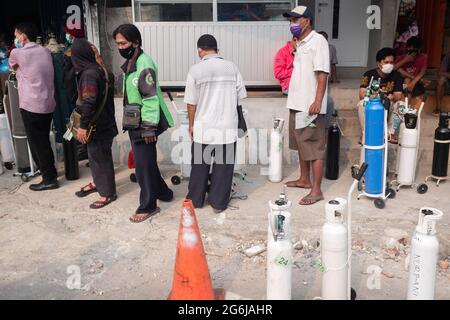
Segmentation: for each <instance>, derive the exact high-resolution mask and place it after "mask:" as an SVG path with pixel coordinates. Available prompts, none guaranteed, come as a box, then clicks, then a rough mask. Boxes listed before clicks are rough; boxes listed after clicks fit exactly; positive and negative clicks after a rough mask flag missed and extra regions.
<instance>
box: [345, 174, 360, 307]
mask: <svg viewBox="0 0 450 320" xmlns="http://www.w3.org/2000/svg"><path fill="white" fill-rule="evenodd" d="M358 182H359V181H358V180H356V179H355V180H354V181H353V183H352V186H351V187H350V190H349V192H348V197H347V202H348V212H347V228H348V231H347V232H348V276H347V287H348V288H347V300H351V298H352V254H353V252H352V196H353V192H355V189H356V187H357V186H358Z"/></svg>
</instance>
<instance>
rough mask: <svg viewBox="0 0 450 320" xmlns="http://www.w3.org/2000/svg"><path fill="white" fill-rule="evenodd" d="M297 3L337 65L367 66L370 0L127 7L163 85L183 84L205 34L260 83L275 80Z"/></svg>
mask: <svg viewBox="0 0 450 320" xmlns="http://www.w3.org/2000/svg"><path fill="white" fill-rule="evenodd" d="M297 4H304V5H308V6H310V7H312V8H314V11H315V12H316V19H315V20H316V22H315V23H316V26H317V27H316V29H317V30H318V31H319V29H320V30H326V31H327V32H328V33H329V34H330V39H331V42H332V43H333V44H335V45H336V47H337V49H338V54H339V56H340V66H346V67H359V66H366V65H367V53H368V46H369V30H368V29H367V27H366V19H367V15H366V10H367V7H368V6H369V5H370V0H320V1H298V3H297V1H287V0H270V1H265V0H253V1H252V0H250V1H248V0H247V1H240V0H133V1H132V6H133V8H132V11H133V21H134V22H135V23H136V25H137V26H138V27H139V28H140V30H141V31H142V33H143V38H144V40H143V41H144V49H145V50H146V51H147V52H149V53H150V55H151V56H152V57H153V58H154V59H155V60H156V62H157V63H158V65H159V68H160V74H161V82H162V83H163V85H174V86H177V85H183V84H184V81H185V77H186V74H187V72H188V70H189V67H190V66H191V65H192V64H194V63H195V62H197V61H198V57H197V50H196V48H195V46H196V41H197V39H198V37H199V36H200V35H202V34H203V33H210V34H213V35H214V36H215V37H216V38H217V40H218V42H219V47H220V53H221V54H222V55H223V56H224V57H226V58H227V59H230V60H232V61H234V62H235V63H236V64H237V65H238V67H239V68H240V70H241V73H242V75H243V77H244V79H245V80H246V84H247V85H256V86H260V85H263V86H265V85H274V84H276V81H275V79H274V77H273V57H274V55H275V54H276V52H277V50H278V49H279V48H280V47H282V46H283V45H284V44H285V43H286V42H287V41H288V40H289V39H290V37H291V35H290V32H289V24H288V22H287V21H286V19H285V18H283V16H282V14H283V13H284V12H286V11H289V10H291V8H293V7H295V6H296V5H297Z"/></svg>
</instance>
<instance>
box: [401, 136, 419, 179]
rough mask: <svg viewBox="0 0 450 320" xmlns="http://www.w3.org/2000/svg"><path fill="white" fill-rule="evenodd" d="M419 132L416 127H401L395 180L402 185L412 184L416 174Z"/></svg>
mask: <svg viewBox="0 0 450 320" xmlns="http://www.w3.org/2000/svg"><path fill="white" fill-rule="evenodd" d="M418 142H419V132H418V130H417V128H416V129H408V128H406V127H404V128H402V136H401V142H400V145H399V155H398V157H399V165H398V171H397V172H398V175H397V181H398V183H399V184H401V185H404V186H411V185H413V184H414V180H415V176H416V172H415V171H416V161H417V146H418Z"/></svg>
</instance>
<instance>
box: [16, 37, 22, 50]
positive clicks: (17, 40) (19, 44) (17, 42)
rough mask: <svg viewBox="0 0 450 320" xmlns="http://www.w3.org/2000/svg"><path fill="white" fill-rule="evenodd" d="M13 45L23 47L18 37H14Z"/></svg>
mask: <svg viewBox="0 0 450 320" xmlns="http://www.w3.org/2000/svg"><path fill="white" fill-rule="evenodd" d="M14 45H15V46H16V48H17V49H20V48H23V44H22V42H20V41H19V39H17V38H15V39H14Z"/></svg>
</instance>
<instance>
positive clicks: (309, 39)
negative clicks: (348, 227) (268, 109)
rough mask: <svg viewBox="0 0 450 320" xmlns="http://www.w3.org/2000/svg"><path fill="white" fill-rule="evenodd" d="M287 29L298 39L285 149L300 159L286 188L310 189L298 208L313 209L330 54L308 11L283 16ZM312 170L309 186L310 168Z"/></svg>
mask: <svg viewBox="0 0 450 320" xmlns="http://www.w3.org/2000/svg"><path fill="white" fill-rule="evenodd" d="M284 17H286V18H289V19H290V22H291V29H292V28H297V29H299V31H300V37H299V41H298V44H297V55H296V56H295V60H294V71H293V73H292V78H291V84H290V87H289V96H288V101H287V108H288V109H289V110H290V115H289V147H290V149H291V150H296V151H297V152H298V154H299V158H300V178H299V179H298V180H296V181H291V182H288V183H287V184H286V186H287V187H290V188H303V189H311V192H310V193H309V194H308V195H307V196H306V197H304V198H303V199H302V200H301V201H300V203H299V204H300V205H313V204H315V203H317V202H319V201H321V200H323V199H324V198H323V194H322V190H321V184H322V177H323V165H324V159H325V143H326V129H325V126H326V124H325V123H326V117H325V115H326V113H327V99H326V97H327V95H328V93H327V91H328V75H329V73H330V52H329V47H328V42H327V41H326V39H325V38H324V37H323V36H321V35H320V34H318V33H317V32H315V31H314V30H313V26H312V23H313V15H312V12H311V10H310V9H309V8H307V7H305V6H298V7H296V8H295V9H293V10H292V11H291V12H287V13H285V14H284ZM311 167H312V183H311V178H310V168H311Z"/></svg>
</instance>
